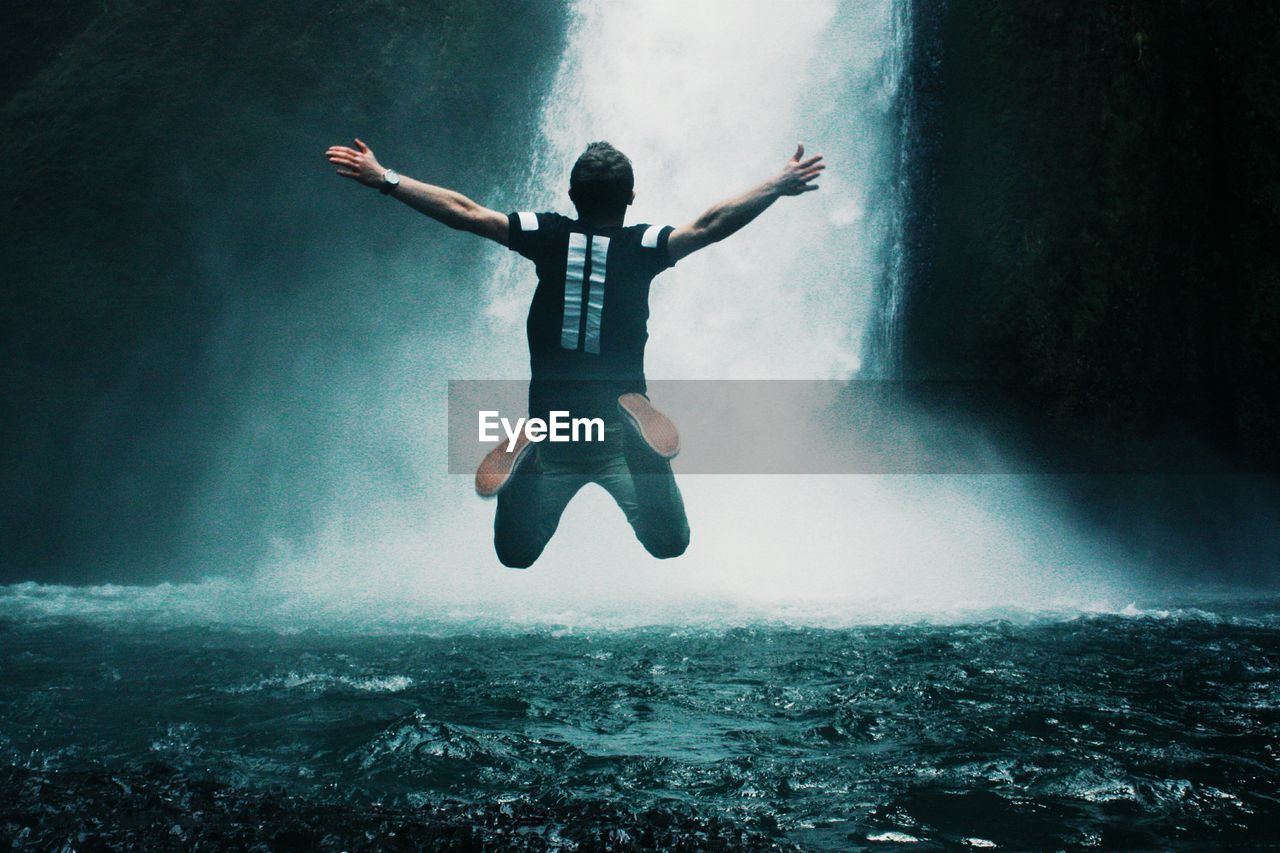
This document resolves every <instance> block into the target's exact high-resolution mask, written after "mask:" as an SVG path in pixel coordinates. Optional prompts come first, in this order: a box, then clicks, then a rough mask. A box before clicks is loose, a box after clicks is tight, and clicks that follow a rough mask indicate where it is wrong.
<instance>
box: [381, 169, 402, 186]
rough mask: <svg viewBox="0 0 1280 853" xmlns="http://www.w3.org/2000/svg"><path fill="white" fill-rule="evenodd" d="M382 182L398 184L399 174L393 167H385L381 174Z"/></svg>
mask: <svg viewBox="0 0 1280 853" xmlns="http://www.w3.org/2000/svg"><path fill="white" fill-rule="evenodd" d="M382 182H383V183H384V184H398V183H400V175H399V174H398V173H397V172H396V171H395V170H394V169H387V171H386V172H385V173H383V175H382Z"/></svg>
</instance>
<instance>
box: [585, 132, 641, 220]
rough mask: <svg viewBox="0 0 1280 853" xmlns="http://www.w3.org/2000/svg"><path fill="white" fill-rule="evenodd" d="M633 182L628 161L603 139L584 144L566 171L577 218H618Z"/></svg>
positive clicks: (629, 199)
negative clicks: (584, 146)
mask: <svg viewBox="0 0 1280 853" xmlns="http://www.w3.org/2000/svg"><path fill="white" fill-rule="evenodd" d="M634 186H635V175H634V174H633V173H632V171H631V161H630V160H628V159H627V155H626V154H623V153H622V152H621V151H619V150H618V149H617V148H614V147H613V146H612V145H610V144H609V143H607V142H593V143H591V144H590V145H588V146H587V150H586V151H583V152H582V156H580V157H578V162H576V163H574V164H573V171H572V172H570V173H569V198H571V199H572V200H573V205H574V207H576V208H578V217H579V218H580V219H587V220H591V221H600V220H613V219H620V218H622V216H623V214H625V213H626V210H627V205H629V204H631V201H632V199H634V198H635V193H634V192H633V188H634Z"/></svg>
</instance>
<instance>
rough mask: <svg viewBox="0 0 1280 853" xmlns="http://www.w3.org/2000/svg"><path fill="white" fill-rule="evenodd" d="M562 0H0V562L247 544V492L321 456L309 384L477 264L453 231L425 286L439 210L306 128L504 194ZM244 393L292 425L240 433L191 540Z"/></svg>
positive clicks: (258, 491)
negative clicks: (364, 187)
mask: <svg viewBox="0 0 1280 853" xmlns="http://www.w3.org/2000/svg"><path fill="white" fill-rule="evenodd" d="M564 15H565V12H564V9H563V8H561V6H560V5H559V4H552V3H542V2H536V0H523V2H521V0H517V2H489V1H487V0H486V2H476V0H466V2H462V0H427V2H415V3H407V4H402V3H390V2H381V0H369V2H341V3H339V2H329V0H286V2H279V3H253V2H247V0H231V1H230V2H227V1H226V0H218V2H213V1H212V0H210V2H201V3H170V2H158V0H94V2H75V0H63V2H55V3H35V2H26V0H22V2H17V3H9V4H6V6H5V10H4V12H3V13H0V41H3V43H4V56H5V68H4V72H3V75H0V97H2V98H3V99H4V100H3V105H2V106H0V142H2V147H3V151H4V152H5V161H6V165H5V168H4V169H3V170H0V257H3V259H4V273H3V275H4V288H3V292H4V298H3V303H0V312H2V313H0V324H2V325H3V338H2V341H3V342H2V343H0V347H2V348H3V355H4V365H5V370H4V372H3V378H0V382H2V383H3V387H0V399H2V400H3V401H4V402H3V409H2V410H0V430H2V431H3V432H2V435H0V437H2V439H3V443H2V445H0V461H2V462H3V464H2V465H0V580H4V579H11V580H21V579H28V578H34V579H42V580H72V581H75V580H102V579H113V580H146V579H154V578H173V577H181V576H184V575H188V574H189V572H188V571H187V570H186V569H182V568H179V566H178V564H181V563H183V562H184V561H189V562H193V565H192V566H191V567H190V572H191V573H203V572H205V571H219V570H220V568H219V567H222V568H221V570H226V569H227V568H234V567H235V566H237V565H244V564H245V563H246V562H249V561H251V560H252V559H253V558H254V556H255V555H256V554H257V553H258V552H259V551H260V550H261V549H262V548H263V547H264V541H265V539H266V538H267V535H268V532H267V531H265V530H264V529H263V525H262V523H261V522H262V518H263V516H264V515H265V513H264V510H263V506H262V501H263V495H264V494H266V493H267V492H268V491H270V490H271V489H272V488H277V487H279V486H280V484H282V483H287V482H289V481H290V479H291V478H293V477H294V476H295V475H298V476H303V475H305V476H307V477H312V478H313V480H314V479H316V478H318V477H319V475H320V472H319V470H318V466H316V465H315V464H314V457H315V453H314V446H315V445H317V444H318V443H320V442H322V441H324V440H325V439H324V437H323V436H320V435H319V434H318V430H319V429H320V428H321V427H322V426H323V424H322V419H321V418H317V417H315V416H314V415H315V413H314V412H312V411H309V410H308V407H309V406H310V407H314V406H315V405H317V404H316V399H317V397H316V395H315V394H311V393H310V392H312V391H315V390H317V389H323V387H324V386H325V384H326V383H331V382H333V381H334V378H335V376H337V375H338V373H339V372H340V371H341V370H343V369H345V367H344V366H345V365H348V364H350V363H351V362H353V361H354V360H355V359H353V358H352V354H353V353H355V354H357V356H359V355H361V354H372V353H374V351H375V350H376V346H377V343H376V341H375V340H374V339H375V337H379V336H380V337H381V338H384V339H386V338H394V336H395V333H396V332H397V330H398V329H400V330H403V329H404V328H408V327H410V326H412V325H414V324H419V325H422V324H429V323H431V322H439V320H438V319H435V320H433V318H438V317H439V316H440V315H441V313H442V311H443V310H444V309H446V308H447V307H448V306H449V304H450V303H451V301H452V302H457V301H458V300H461V299H465V298H466V297H467V296H468V295H469V294H470V292H471V291H470V290H468V287H469V286H470V287H478V286H479V281H478V279H477V278H476V277H474V276H470V275H468V274H467V273H468V270H467V269H466V268H465V263H466V262H465V260H460V259H457V257H458V256H457V255H456V253H455V254H453V257H454V260H452V261H450V263H451V264H452V268H451V271H452V272H453V273H454V274H455V280H456V286H453V287H432V286H429V285H428V284H427V283H426V281H425V280H426V279H427V278H428V275H427V273H426V270H429V269H436V270H437V272H438V271H439V268H440V258H442V257H444V258H448V257H450V254H451V252H452V250H453V248H454V246H455V244H454V243H452V242H451V240H452V239H455V237H454V235H451V234H448V233H441V232H444V229H435V228H431V227H428V226H429V225H430V223H427V222H426V221H425V220H422V219H421V217H416V215H414V214H411V213H410V212H409V211H406V210H397V209H394V208H396V207H398V206H397V205H394V204H392V205H378V204H376V203H375V202H376V201H379V200H381V199H379V198H378V197H376V195H375V196H371V197H368V198H366V197H364V196H363V195H362V194H361V192H359V191H358V190H357V188H354V187H353V186H352V185H349V184H347V183H346V182H344V181H342V180H339V179H338V178H336V177H334V176H333V174H332V170H331V167H330V166H329V164H328V163H326V162H325V161H324V160H323V156H322V155H323V151H324V148H325V147H326V146H327V145H330V144H333V143H336V142H345V143H347V144H350V139H351V137H352V136H353V135H356V134H360V135H361V136H362V137H363V138H364V139H366V140H367V141H369V142H370V143H371V144H373V145H374V147H375V151H377V152H378V153H379V155H380V157H381V159H382V160H383V161H384V162H387V163H388V164H394V165H397V166H399V167H400V168H402V169H404V170H405V171H406V172H408V173H409V174H413V175H415V176H417V177H422V178H424V179H428V180H435V181H437V182H440V183H451V184H453V185H456V186H457V187H458V188H459V189H461V190H463V191H466V192H470V193H473V194H476V195H479V196H482V197H484V198H485V199H486V200H487V201H490V202H492V203H494V204H504V203H507V201H508V199H506V198H504V197H502V193H503V187H504V186H505V187H511V186H512V185H513V184H518V183H519V180H520V178H521V174H520V171H519V168H518V165H517V164H518V162H519V161H520V160H521V159H522V158H521V157H520V156H518V155H519V154H521V153H522V152H527V151H528V150H529V147H530V145H531V144H532V143H533V141H534V140H536V138H537V135H536V134H537V128H536V127H535V125H536V122H537V118H538V105H539V103H540V98H541V97H542V96H543V94H544V93H545V91H546V90H547V88H548V83H549V79H550V75H551V74H552V73H554V70H555V67H556V63H557V61H558V58H559V55H560V52H561V45H562V42H563V38H564V29H565V20H564ZM513 21H514V22H518V24H519V25H518V26H513ZM365 192H367V191H365ZM508 192H509V190H508ZM389 252H393V253H400V252H408V253H409V254H410V255H414V254H415V253H416V256H417V257H420V258H421V260H422V268H423V270H424V273H423V276H422V278H421V279H419V280H418V281H417V282H411V283H410V284H405V280H406V277H405V276H404V275H400V276H398V277H396V278H395V280H394V281H392V280H389V277H388V276H387V275H386V269H387V263H386V262H385V260H384V256H385V255H386V254H387V253H389ZM446 272H448V271H446ZM446 313H447V312H446ZM373 329H377V330H379V335H378V336H375V335H371V334H370V332H371V330H373ZM250 398H257V399H267V400H273V401H274V402H273V404H272V406H271V408H272V409H273V412H274V413H275V414H274V416H275V417H276V419H277V422H276V423H275V424H273V425H272V426H273V429H274V431H275V432H276V433H280V432H282V431H285V430H287V431H288V432H289V442H290V443H289V446H287V447H283V446H282V447H267V446H262V447H253V448H248V449H247V450H246V458H244V459H242V460H241V464H243V465H245V466H246V467H252V466H255V465H256V466H258V467H259V468H260V471H259V472H258V473H257V474H252V475H250V476H249V477H248V478H247V479H246V480H245V482H243V483H242V484H241V486H240V487H239V488H240V492H233V493H230V494H227V495H226V496H225V498H226V499H225V500H224V501H223V502H222V503H223V504H224V505H225V506H224V510H225V511H224V515H223V516H222V517H221V518H217V519H211V520H208V521H207V523H206V525H205V527H206V528H207V530H206V531H204V532H202V533H200V534H199V535H198V536H197V538H200V537H204V538H205V539H206V540H207V541H203V542H199V541H196V542H193V541H192V533H191V530H192V516H193V513H196V512H197V511H198V510H197V509H196V508H195V507H193V505H192V502H193V501H194V500H195V496H196V495H197V494H199V493H201V492H202V491H205V492H207V490H208V488H209V483H210V482H214V481H217V479H218V477H219V476H220V471H219V470H218V466H220V465H223V464H224V463H225V460H226V458H227V455H228V453H227V451H228V448H229V447H230V446H232V445H236V444H243V443H244V442H245V432H246V429H247V427H246V423H247V421H248V420H249V419H250V417H251V416H250V415H249V414H247V413H246V412H245V411H243V407H244V405H245V401H246V400H247V399H250ZM321 405H323V404H322V403H321ZM384 467H387V468H389V469H390V468H394V465H392V464H390V463H388V464H387V465H386V466H384ZM255 478H256V481H255ZM323 485H324V484H323V483H320V484H317V483H315V482H313V483H312V484H311V488H312V489H316V488H322V487H323ZM330 485H331V486H332V487H333V488H334V489H335V490H336V489H339V488H340V485H339V484H330ZM406 488H407V486H406ZM234 507H239V509H238V510H236V509H233V508H234ZM274 511H277V512H278V513H284V514H286V515H287V514H290V513H291V514H292V517H285V518H283V519H282V520H280V524H282V525H283V526H284V527H285V528H287V529H288V530H289V531H291V532H294V533H302V532H305V530H306V529H307V527H308V525H309V524H312V523H313V522H314V521H315V519H311V518H308V517H307V513H308V512H309V509H308V501H307V500H304V499H294V500H284V499H282V500H279V501H276V505H275V507H274ZM213 540H216V542H215V541H213ZM212 558H217V560H216V561H213V560H212ZM215 562H216V563H217V565H215V564H214V563H215Z"/></svg>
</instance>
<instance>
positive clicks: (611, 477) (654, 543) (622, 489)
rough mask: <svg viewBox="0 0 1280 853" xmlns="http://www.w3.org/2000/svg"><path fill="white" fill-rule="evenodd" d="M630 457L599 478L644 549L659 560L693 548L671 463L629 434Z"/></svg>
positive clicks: (676, 555)
mask: <svg viewBox="0 0 1280 853" xmlns="http://www.w3.org/2000/svg"><path fill="white" fill-rule="evenodd" d="M626 448H627V449H626V453H625V455H624V456H623V457H621V458H619V459H618V460H617V461H616V462H615V463H612V464H610V465H608V466H606V467H605V468H604V469H602V470H601V472H600V473H599V474H598V475H597V476H596V477H595V480H596V482H597V483H599V484H600V485H601V486H603V487H604V489H605V490H606V491H607V492H608V493H609V494H610V495H612V496H613V499H614V500H615V501H617V503H618V506H619V507H621V508H622V511H623V512H624V513H625V514H626V516H627V521H629V522H630V523H631V528H632V529H633V530H634V531H635V533H636V538H637V539H639V540H640V544H641V545H643V546H644V549H645V550H646V551H648V552H649V553H650V554H652V555H653V556H655V557H657V558H658V559H659V560H665V559H669V558H671V557H679V556H680V555H681V554H683V553H684V552H685V549H687V548H688V547H689V520H688V517H687V516H686V515H685V510H684V499H683V498H682V497H681V496H680V487H679V486H677V485H676V478H675V474H673V473H672V471H671V463H670V462H669V461H667V460H666V459H663V458H662V457H660V456H658V455H657V454H656V453H654V452H653V451H652V450H650V449H649V448H648V446H647V445H645V444H644V443H643V441H641V440H639V439H638V437H633V436H632V435H631V434H628V437H627V442H626Z"/></svg>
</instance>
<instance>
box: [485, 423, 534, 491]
mask: <svg viewBox="0 0 1280 853" xmlns="http://www.w3.org/2000/svg"><path fill="white" fill-rule="evenodd" d="M532 448H533V442H531V441H529V438H528V436H526V435H525V434H524V432H523V431H521V432H520V435H518V436H517V437H516V446H515V447H514V448H512V449H511V451H509V452H508V450H507V445H506V442H502V443H500V444H499V445H498V446H497V447H495V448H494V449H493V450H490V451H489V452H488V453H487V454H486V455H485V457H484V459H482V460H481V461H480V467H479V468H477V469H476V494H477V495H479V496H480V497H482V498H491V497H493V496H494V495H496V494H497V493H498V492H500V491H502V488H503V486H505V485H506V484H507V483H508V482H509V481H510V480H511V472H513V471H515V470H516V466H517V465H519V464H520V462H521V460H523V459H524V457H525V456H526V455H528V453H529V451H530V450H531V449H532Z"/></svg>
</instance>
